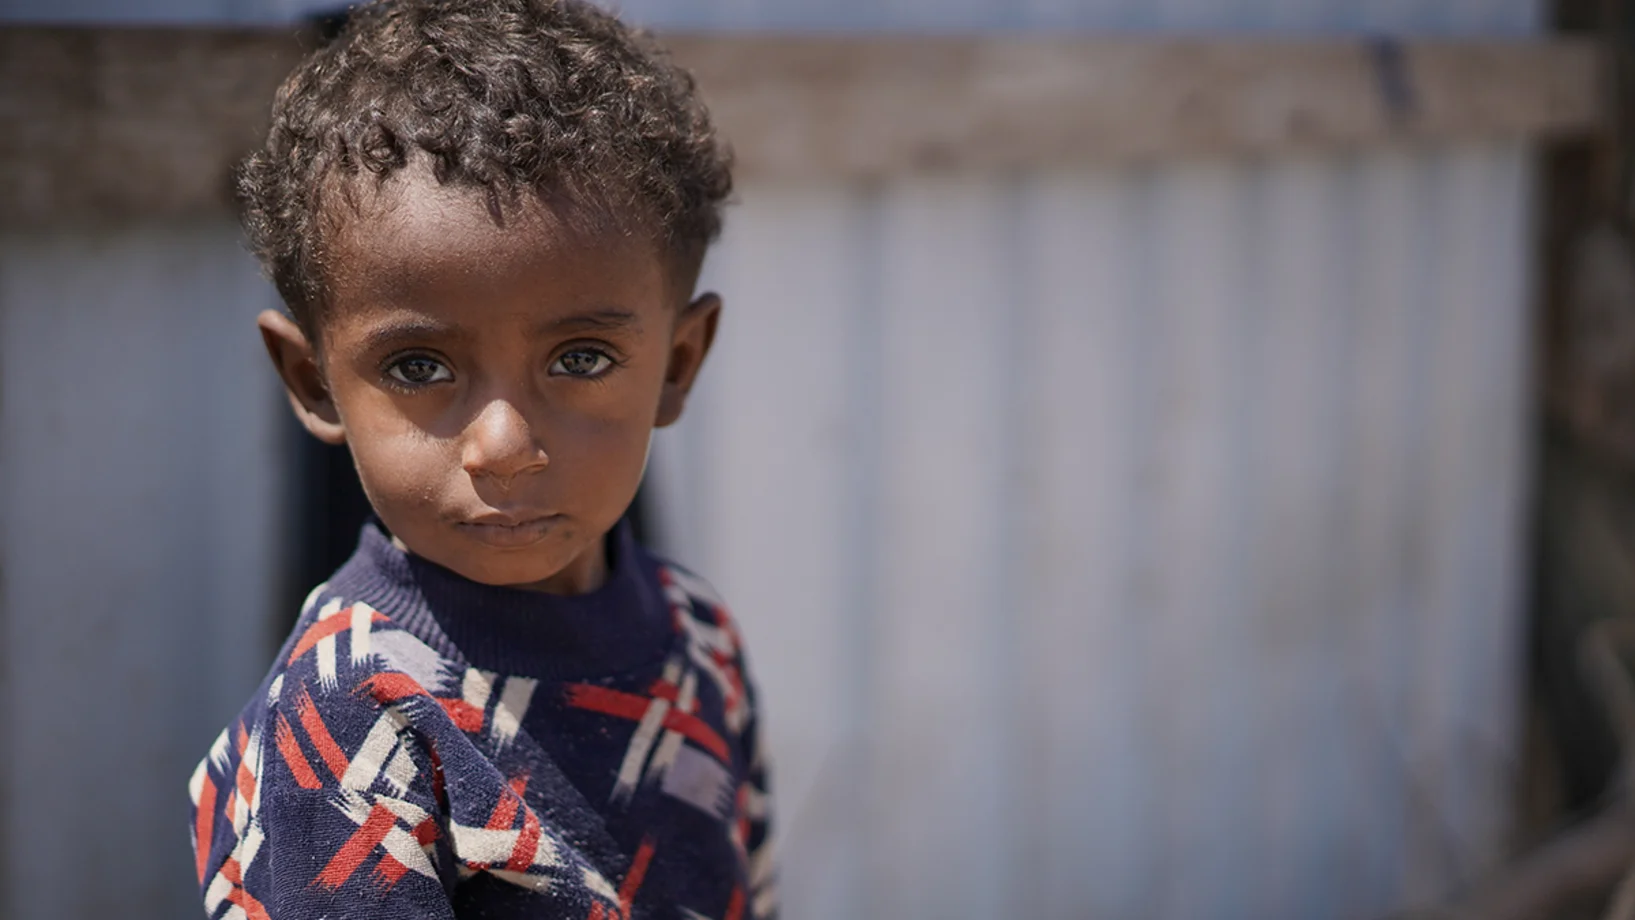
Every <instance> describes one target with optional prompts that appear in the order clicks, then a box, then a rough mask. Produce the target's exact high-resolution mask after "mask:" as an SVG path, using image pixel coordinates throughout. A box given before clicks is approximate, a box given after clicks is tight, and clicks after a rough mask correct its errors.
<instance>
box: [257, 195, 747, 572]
mask: <svg viewBox="0 0 1635 920" xmlns="http://www.w3.org/2000/svg"><path fill="white" fill-rule="evenodd" d="M504 223H505V226H503V227H500V226H496V225H495V223H494V221H493V220H492V219H491V218H490V216H489V214H488V211H487V209H486V208H485V206H484V201H483V197H482V195H481V194H480V193H477V192H473V191H471V190H469V189H458V188H447V187H442V186H439V185H437V184H436V183H435V181H433V180H431V179H429V178H428V177H427V174H426V171H424V170H421V171H418V172H417V171H415V170H414V169H413V168H412V167H411V169H409V170H405V171H404V172H403V173H399V174H398V175H397V176H394V177H393V178H392V179H391V180H390V181H389V182H388V183H387V184H386V185H385V187H384V188H382V189H381V190H380V192H379V193H378V194H374V195H373V200H370V201H366V202H365V204H364V206H363V208H362V213H361V215H359V216H358V217H356V218H354V219H352V220H350V222H349V223H348V224H347V225H346V226H345V227H344V228H342V230H341V232H340V233H339V234H337V238H336V239H334V240H333V242H332V244H331V245H330V247H329V253H328V256H329V259H328V261H329V266H330V267H329V271H328V276H329V281H330V287H329V300H328V302H327V304H326V307H325V311H324V317H323V319H322V320H320V323H321V325H322V331H321V332H320V333H319V334H320V335H321V337H322V347H321V349H319V351H320V352H321V356H319V355H315V353H314V350H313V349H312V347H311V344H310V343H309V342H307V340H306V338H305V336H303V335H302V334H301V332H300V330H299V329H298V328H297V327H296V326H295V325H294V324H293V323H292V322H290V321H289V320H288V319H287V318H286V317H284V316H283V315H282V314H280V313H277V312H275V311H268V312H267V313H265V314H263V315H262V317H261V320H260V325H261V329H262V335H263V337H264V339H265V340H266V342H267V347H268V350H269V352H271V354H272V356H273V360H274V363H275V364H276V365H277V366H278V369H279V372H280V374H281V375H282V376H283V378H284V381H285V384H286V387H287V388H288V390H289V393H290V397H291V403H292V404H293V405H294V407H295V410H296V414H297V415H298V416H299V417H300V418H301V421H302V422H303V424H305V426H306V427H307V429H308V430H309V431H311V432H312V433H313V434H314V435H316V436H317V437H318V438H320V439H321V440H323V441H326V442H328V443H332V444H341V443H344V444H347V445H349V446H350V448H351V451H352V456H353V459H354V461H355V462H356V464H357V468H358V475H359V478H360V479H361V480H362V482H363V488H364V491H365V492H366V493H367V494H368V496H369V501H370V503H371V504H372V505H373V506H374V508H375V511H376V513H377V514H379V515H380V518H381V520H382V521H383V522H384V523H385V525H386V527H387V529H389V530H390V531H391V532H392V533H393V534H394V535H395V536H396V537H398V538H399V539H400V540H402V541H403V542H404V544H406V545H407V546H408V547H409V548H410V549H411V550H412V551H414V552H415V553H417V554H419V555H420V556H423V557H425V558H426V559H429V560H431V561H433V562H436V563H438V564H440V565H443V566H444V567H446V568H449V569H452V570H454V571H455V572H458V573H460V574H461V575H464V576H466V577H467V578H470V579H472V580H474V581H478V582H483V583H485V584H495V585H514V586H521V587H530V588H537V589H541V590H548V591H555V592H559V593H575V592H581V591H586V590H590V589H591V588H594V587H595V586H596V585H597V584H599V583H600V582H601V580H602V578H603V576H604V574H605V573H604V569H605V564H606V563H605V559H604V554H603V552H602V537H603V535H604V534H605V533H606V532H607V531H608V529H609V528H611V527H612V526H613V525H614V524H615V523H616V522H617V521H618V519H619V517H620V515H622V514H623V513H624V511H625V509H626V507H627V506H628V505H629V504H630V501H631V499H632V498H633V497H634V495H635V493H636V487H637V485H638V484H639V483H640V480H641V475H642V470H643V468H644V466H645V463H646V457H647V447H648V441H649V438H650V436H651V434H652V430H653V428H654V427H655V426H661V425H667V424H669V423H670V422H673V421H674V420H675V419H676V418H677V417H678V416H679V415H680V413H681V408H682V403H683V401H684V400H685V397H686V394H687V391H688V389H689V388H690V387H691V385H692V382H693V379H694V376H695V375H696V374H697V372H698V368H699V365H700V363H701V362H702V361H703V359H704V355H705V354H706V352H707V351H708V350H709V346H710V341H711V339H712V337H713V335H714V330H715V323H716V319H717V317H718V315H719V310H720V302H719V300H718V299H717V298H715V297H714V296H713V295H705V296H703V297H700V298H698V299H697V300H695V301H693V302H692V303H691V304H685V303H684V301H685V295H684V294H678V293H677V291H676V290H675V285H674V283H673V279H672V278H670V274H671V273H670V272H669V271H667V270H666V264H665V263H664V262H663V261H662V260H661V258H660V255H659V251H658V249H657V248H656V247H655V246H654V245H653V244H652V243H650V242H648V241H647V240H646V238H645V237H641V236H621V235H617V234H611V233H610V234H599V235H598V234H588V235H587V234H585V233H580V232H575V231H574V230H571V229H569V228H568V227H566V226H564V224H563V223H562V222H561V221H559V220H557V219H556V218H555V217H554V216H553V215H552V214H551V213H550V212H549V211H548V210H547V209H545V208H543V207H540V206H534V205H528V206H522V207H517V208H512V209H511V213H509V214H507V217H506V220H505V222H504Z"/></svg>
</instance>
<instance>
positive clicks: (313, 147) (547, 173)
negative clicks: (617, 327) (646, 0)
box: [235, 0, 732, 336]
mask: <svg viewBox="0 0 1635 920" xmlns="http://www.w3.org/2000/svg"><path fill="white" fill-rule="evenodd" d="M420 155H425V156H428V157H429V158H430V160H429V162H430V164H431V168H432V172H433V174H434V175H435V176H436V178H437V181H438V182H440V183H442V184H445V185H448V184H455V185H465V186H470V187H472V188H474V189H478V190H481V192H482V193H483V195H484V196H485V199H484V200H485V201H486V203H487V208H488V210H489V212H490V214H491V215H492V216H493V218H494V219H495V220H496V221H501V220H502V219H503V211H504V209H505V208H506V207H508V206H510V205H513V204H514V203H515V202H516V201H517V200H518V196H519V195H520V194H521V193H524V192H528V193H532V194H535V195H538V196H541V200H544V201H547V202H554V203H557V204H558V205H560V204H564V203H565V204H566V205H568V206H570V207H571V209H573V210H574V211H576V212H577V213H580V214H585V213H589V214H592V215H594V219H596V220H600V221H614V222H616V223H617V224H618V226H619V228H620V229H622V230H625V231H631V230H641V231H643V232H647V233H650V234H651V235H652V237H653V240H654V242H655V243H656V244H657V245H659V246H660V247H662V248H661V250H660V251H661V253H664V254H667V255H669V256H671V257H673V259H674V262H673V264H674V265H675V266H677V267H679V269H680V270H681V271H682V272H684V273H685V272H691V273H695V274H696V272H697V269H698V264H699V262H700V261H701V260H702V258H703V254H704V250H705V249H706V248H707V247H708V246H709V244H710V242H711V241H712V240H713V239H714V238H715V237H716V236H717V234H719V232H720V227H721V206H722V204H723V202H724V201H725V199H726V197H727V195H728V194H729V193H730V192H731V190H732V176H731V155H730V153H729V152H728V151H727V149H726V147H725V146H724V144H722V143H721V142H720V141H719V140H718V138H717V137H716V134H715V130H714V128H713V127H712V126H711V124H710V119H709V114H708V112H707V111H706V110H705V108H704V105H703V103H702V102H701V101H700V100H699V98H698V95H697V93H696V92H695V89H694V85H693V80H692V77H691V76H690V75H689V74H687V72H686V71H684V70H682V69H681V68H680V67H678V66H676V65H675V64H674V63H672V62H671V61H670V59H669V57H668V56H667V55H666V54H665V53H664V52H663V51H662V50H661V49H660V48H658V46H657V45H655V44H654V43H653V41H652V40H651V39H650V38H649V37H648V36H647V35H645V34H644V33H641V32H639V31H636V30H633V29H630V28H628V27H627V26H625V25H624V24H622V23H620V22H619V21H618V20H617V19H615V18H614V17H613V16H612V15H610V14H608V13H606V12H603V11H602V10H599V9H597V8H596V7H594V6H592V5H591V4H589V3H587V2H583V0H380V2H376V3H373V4H371V5H368V6H364V7H360V8H358V9H355V10H354V11H353V12H352V14H351V15H350V17H349V19H348V21H347V23H346V26H345V28H344V29H343V31H342V32H341V34H340V35H339V36H338V37H337V38H336V39H335V40H334V41H333V42H331V43H330V44H328V45H326V46H324V47H323V48H321V49H319V50H317V51H316V52H314V53H312V54H310V55H308V56H307V57H306V59H305V60H303V61H302V62H301V63H300V64H299V65H298V66H297V67H296V69H295V70H294V71H293V72H292V73H291V74H290V75H289V77H288V78H286V79H285V81H284V83H283V85H282V86H280V87H279V89H278V94H277V96H276V97H275V98H274V101H273V109H272V126H271V128H270V130H269V131H268V133H267V141H266V144H265V145H264V146H263V147H262V148H261V149H260V150H257V151H256V152H254V153H252V154H251V155H250V156H249V157H247V158H246V159H245V160H244V161H243V162H242V163H241V164H239V167H238V170H237V172H236V176H235V179H236V185H237V194H238V198H239V203H240V209H241V216H242V220H243V223H244V227H245V230H246V232H247V233H248V235H249V239H250V245H251V248H252V249H253V251H254V252H255V254H256V255H257V257H258V258H260V260H261V263H262V266H263V267H264V268H265V270H266V272H267V274H268V275H269V276H270V277H271V279H272V281H273V283H274V284H275V285H276V286H277V287H278V291H279V293H280V294H281V295H282V296H283V298H284V302H285V303H286V304H288V306H289V308H290V311H291V312H292V313H293V314H294V316H295V319H296V321H297V322H298V323H299V324H300V325H301V326H302V328H303V329H305V330H306V332H307V334H308V335H309V336H312V335H314V333H316V332H317V328H316V323H317V320H318V319H319V315H320V313H321V308H322V304H323V301H324V282H325V269H326V264H325V248H324V243H325V239H326V237H330V236H332V234H333V233H334V232H335V230H336V229H337V228H338V227H339V226H340V225H341V224H342V223H343V222H344V220H345V216H346V215H345V211H344V210H343V208H345V204H344V203H345V202H350V210H351V211H352V212H353V213H356V209H357V198H356V194H355V193H356V189H357V180H358V179H360V178H364V177H367V176H371V175H372V176H373V177H374V178H375V180H376V181H377V182H384V181H385V180H386V179H387V178H388V177H390V176H391V175H392V174H393V173H395V172H397V171H398V170H401V169H403V168H404V167H405V165H407V163H408V162H409V160H410V158H411V157H413V156H420ZM337 199H339V201H337Z"/></svg>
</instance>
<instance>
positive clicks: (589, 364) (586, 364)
mask: <svg viewBox="0 0 1635 920" xmlns="http://www.w3.org/2000/svg"><path fill="white" fill-rule="evenodd" d="M612 364H613V359H612V358H610V357H608V354H607V352H604V351H597V350H596V349H594V348H576V349H574V350H573V351H570V352H567V353H565V354H563V355H562V357H560V358H557V359H556V363H555V364H552V365H551V373H553V374H567V375H568V376H570V377H595V376H596V375H597V374H600V373H602V372H603V371H605V370H607V369H608V367H609V366H610V365H612Z"/></svg>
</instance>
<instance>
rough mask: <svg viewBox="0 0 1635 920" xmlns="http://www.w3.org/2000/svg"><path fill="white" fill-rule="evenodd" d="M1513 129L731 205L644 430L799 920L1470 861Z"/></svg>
mask: <svg viewBox="0 0 1635 920" xmlns="http://www.w3.org/2000/svg"><path fill="white" fill-rule="evenodd" d="M627 8H629V9H631V10H632V11H634V12H635V13H636V14H637V15H638V16H647V17H648V18H649V19H650V20H651V21H656V22H658V23H660V24H663V25H668V26H673V27H681V26H696V25H709V26H722V27H759V26H780V27H803V26H825V27H879V28H914V27H933V28H941V27H948V28H964V27H972V26H975V27H983V28H990V27H997V28H1029V27H1037V26H1055V25H1072V26H1084V27H1095V28H1176V29H1182V30H1200V31H1201V30H1212V29H1227V30H1255V29H1267V30H1281V31H1295V32H1336V31H1354V30H1367V31H1382V30H1392V31H1401V32H1407V33H1410V34H1435V33H1444V34H1445V33H1455V34H1506V33H1519V32H1525V31H1528V30H1529V29H1531V28H1533V27H1534V26H1535V23H1536V18H1537V10H1536V7H1535V5H1534V4H1532V3H1527V2H1488V3H1463V4H1409V3H1395V4H1339V3H1326V4H1324V3H1304V2H1303V3H1232V4H1228V3H1213V4H1212V3H1207V2H1190V3H1169V4H1136V3H1126V4H1120V5H1117V6H1116V7H1115V6H1114V5H1112V4H1103V5H1099V6H1093V5H1090V4H1082V3H1081V4H1055V5H1049V4H1032V5H1028V6H1027V7H1017V6H1013V5H1001V4H996V3H984V2H975V3H967V4H962V5H957V7H956V8H950V7H949V6H948V5H947V4H929V3H918V4H887V5H881V6H875V5H862V4H850V5H847V4H840V5H835V4H830V5H825V6H823V7H822V8H821V9H820V8H816V7H801V8H796V7H795V6H793V5H781V6H776V7H769V6H746V5H743V4H733V3H730V2H728V3H710V2H708V0H703V2H699V3H684V4H669V3H666V4H657V3H653V4H639V5H638V4H635V3H632V4H627ZM1530 183H1531V168H1530V156H1529V154H1528V152H1527V151H1526V150H1524V149H1520V148H1517V147H1492V146H1490V147H1468V148H1448V149H1416V150H1399V151H1376V152H1365V153H1359V154H1356V155H1351V156H1343V157H1333V158H1327V159H1298V160H1278V159H1274V160H1267V161H1258V162H1236V163H1191V164H1174V165H1169V166H1164V167H1158V168H1147V169H1140V170H1126V171H1101V172H1088V171H1087V172H1083V173H1075V174H1052V175H1022V176H1003V177H1001V176H952V177H942V178H913V179H904V180H898V181H890V182H883V183H877V184H870V185H842V184H821V183H817V184H808V185H799V186H795V185H784V184H749V185H746V186H745V187H744V188H743V189H742V193H741V197H742V206H741V207H740V208H739V209H738V211H737V212H736V213H735V214H733V215H732V217H731V218H730V226H729V230H728V234H727V237H726V239H725V240H724V242H723V244H722V246H721V247H720V249H719V250H718V252H717V253H716V254H715V255H714V256H713V257H712V261H711V264H710V266H709V267H708V269H707V273H706V274H707V278H706V282H707V283H708V284H710V285H712V286H714V287H716V288H718V289H719V290H721V291H722V292H723V293H724V295H725V296H726V298H727V303H728V313H727V315H726V319H725V324H724V327H723V333H722V338H721V341H720V344H719V348H718V350H717V352H716V354H715V356H714V357H713V358H712V363H711V366H710V368H709V369H708V371H707V372H706V374H705V381H704V384H703V388H702V391H701V392H700V393H699V395H698V400H697V402H696V403H695V405H694V406H693V407H692V409H691V411H690V414H689V417H688V418H687V419H686V420H684V422H683V423H682V425H681V426H680V427H679V428H678V429H677V430H675V431H673V432H669V433H666V434H665V435H663V436H662V437H661V441H660V444H659V448H658V450H657V452H656V460H655V469H656V476H655V481H656V486H657V491H658V495H659V498H660V503H661V506H662V507H663V509H664V510H665V511H666V512H667V514H666V516H665V521H666V523H667V525H668V528H669V529H668V531H667V536H666V542H667V543H668V545H669V547H670V548H671V549H672V551H673V552H674V553H675V554H677V555H678V556H679V557H680V558H682V559H683V560H685V561H688V562H690V563H693V564H696V565H697V566H698V567H699V568H701V570H702V571H704V572H705V573H707V574H708V575H710V576H711V577H712V578H713V579H715V580H716V581H717V583H718V585H719V586H720V587H721V588H722V590H723V591H724V592H726V595H727V597H728V598H729V600H731V601H732V602H733V603H734V604H735V607H736V609H737V611H738V613H739V616H740V618H741V619H742V620H743V621H744V623H745V630H746V632H747V633H748V640H749V642H750V647H751V649H752V652H753V653H755V662H756V663H757V665H758V672H759V675H760V681H761V683H762V684H763V686H764V693H765V698H766V703H767V709H768V713H769V718H770V719H771V723H770V727H771V738H772V739H773V750H774V754H775V756H776V759H777V764H778V774H777V777H778V781H779V783H780V785H779V795H778V798H779V806H780V808H781V810H782V821H783V825H782V826H783V837H782V839H783V845H784V855H785V860H786V865H787V867H788V868H787V871H786V885H785V893H786V897H787V902H788V905H789V915H790V916H791V917H794V918H797V920H801V918H818V917H863V916H913V917H972V918H978V917H999V916H1016V915H1025V916H1036V917H1051V918H1057V917H1059V918H1069V917H1075V918H1076V917H1100V918H1125V917H1142V918H1195V917H1210V918H1238V917H1242V918H1291V920H1294V918H1299V920H1310V918H1364V917H1379V916H1382V915H1383V914H1384V913H1385V912H1386V911H1388V910H1390V909H1393V908H1395V907H1398V906H1401V905H1403V904H1407V903H1415V902H1424V901H1426V900H1428V899H1431V898H1435V897H1438V896H1442V895H1445V894H1446V893H1448V892H1449V891H1450V890H1452V889H1454V888H1456V887H1457V886H1459V885H1461V884H1464V883H1467V882H1469V881H1471V880H1472V879H1473V877H1474V876H1475V874H1476V873H1478V872H1479V871H1481V870H1483V869H1486V868H1488V867H1490V866H1491V864H1492V861H1493V860H1494V859H1495V858H1496V856H1497V855H1498V853H1499V852H1500V849H1501V847H1502V845H1503V843H1504V839H1505V837H1504V835H1505V831H1506V824H1507V816H1508V813H1509V798H1508V795H1509V784H1510V782H1511V779H1512V776H1513V770H1514V767H1515V765H1516V760H1517V753H1516V750H1517V749H1516V741H1517V725H1516V710H1517V692H1518V681H1519V672H1518V670H1517V668H1518V664H1519V646H1520V639H1521V637H1520V603H1521V588H1522V582H1523V578H1522V572H1523V553H1522V545H1521V537H1522V524H1523V521H1522V509H1523V506H1524V496H1523V493H1524V484H1525V478H1526V477H1525V454H1526V450H1525V438H1526V423H1527V418H1528V403H1527V398H1526V394H1527V385H1526V379H1527V367H1526V351H1527V349H1526V346H1525V344H1524V340H1525V335H1526V332H1527V328H1528V320H1527V317H1528V306H1529V303H1530V298H1531V292H1532V291H1531V284H1532V282H1531V277H1530V264H1531V252H1532V247H1531V243H1532V235H1531V234H1532V230H1531V227H1532V213H1531V210H1530V208H1531V205H1530V190H1531V184H1530Z"/></svg>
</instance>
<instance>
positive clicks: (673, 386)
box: [653, 293, 721, 428]
mask: <svg viewBox="0 0 1635 920" xmlns="http://www.w3.org/2000/svg"><path fill="white" fill-rule="evenodd" d="M720 320H721V298H720V297H719V296H717V295H715V294H714V293H705V294H700V295H699V296H698V298H697V299H696V300H694V301H693V302H692V303H690V304H688V305H687V306H686V307H685V308H683V310H682V313H681V316H680V318H678V319H677V320H676V331H675V337H674V338H672V339H671V340H670V364H669V367H667V368H666V369H665V371H664V390H663V392H661V393H660V394H659V411H658V416H657V417H656V418H654V419H653V427H655V428H663V427H665V426H666V425H673V424H675V421H676V419H678V418H681V410H682V408H683V407H685V406H686V404H687V394H688V393H689V392H691V391H692V389H693V381H694V380H696V379H698V369H699V368H700V367H702V366H703V365H704V356H705V355H707V354H709V353H710V345H711V344H712V343H714V342H715V327H716V324H717V323H718V322H720Z"/></svg>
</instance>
